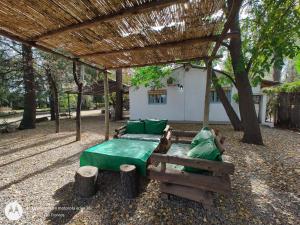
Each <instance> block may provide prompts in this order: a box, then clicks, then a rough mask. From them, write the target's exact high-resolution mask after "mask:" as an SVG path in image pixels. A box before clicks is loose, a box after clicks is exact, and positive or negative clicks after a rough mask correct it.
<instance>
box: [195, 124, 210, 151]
mask: <svg viewBox="0 0 300 225" xmlns="http://www.w3.org/2000/svg"><path fill="white" fill-rule="evenodd" d="M208 139H214V135H213V133H212V132H211V130H210V129H209V128H208V127H204V128H202V129H201V131H200V132H199V133H198V134H197V135H196V136H195V137H194V138H193V140H192V143H191V149H192V148H194V147H196V146H197V145H198V144H200V143H202V142H203V141H206V140H208Z"/></svg>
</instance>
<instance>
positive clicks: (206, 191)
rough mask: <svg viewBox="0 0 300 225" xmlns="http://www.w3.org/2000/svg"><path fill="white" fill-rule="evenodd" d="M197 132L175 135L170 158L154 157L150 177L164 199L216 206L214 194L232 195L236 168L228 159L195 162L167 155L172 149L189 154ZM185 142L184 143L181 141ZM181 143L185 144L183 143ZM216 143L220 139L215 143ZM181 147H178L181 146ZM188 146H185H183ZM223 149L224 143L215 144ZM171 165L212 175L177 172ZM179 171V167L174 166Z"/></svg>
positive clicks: (173, 134) (158, 154)
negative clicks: (232, 183) (232, 177)
mask: <svg viewBox="0 0 300 225" xmlns="http://www.w3.org/2000/svg"><path fill="white" fill-rule="evenodd" d="M196 134H197V132H192V131H176V130H173V131H172V136H174V139H175V140H174V144H172V146H171V148H170V150H169V151H168V152H167V154H160V153H153V154H152V155H151V157H150V158H149V162H148V169H147V173H148V177H149V178H150V179H155V180H158V181H160V190H161V192H162V195H163V196H165V197H169V194H173V195H177V196H180V197H183V198H187V199H190V200H194V201H197V202H201V203H203V204H204V205H205V206H212V205H213V198H212V197H213V192H217V193H221V194H224V195H228V194H230V193H231V182H230V177H229V175H232V174H233V173H234V165H233V164H232V163H230V162H228V160H229V157H226V156H224V155H223V162H216V161H209V160H202V159H194V158H189V157H187V156H185V155H184V154H178V153H177V152H176V151H175V153H174V154H168V153H169V152H171V151H172V148H173V146H174V147H177V148H179V149H180V148H185V150H183V152H186V153H187V151H188V150H189V145H188V144H190V143H191V141H189V140H187V138H191V137H194V136H195V135H196ZM182 138H183V139H182ZM181 139H182V140H181ZM216 140H217V142H219V141H218V139H216ZM178 143H179V144H178ZM184 144H186V145H184ZM216 144H217V145H219V146H218V147H221V148H223V146H222V145H221V143H216ZM171 165H180V166H181V167H183V166H188V167H193V168H197V169H203V170H206V171H209V172H208V173H207V174H197V173H189V172H185V171H182V170H181V169H176V168H175V169H174V168H172V166H171ZM175 167H176V166H175Z"/></svg>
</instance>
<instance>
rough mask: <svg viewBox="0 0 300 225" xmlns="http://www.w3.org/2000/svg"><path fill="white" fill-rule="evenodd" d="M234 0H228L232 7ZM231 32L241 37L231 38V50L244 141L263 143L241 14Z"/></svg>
mask: <svg viewBox="0 0 300 225" xmlns="http://www.w3.org/2000/svg"><path fill="white" fill-rule="evenodd" d="M232 2H233V0H228V3H229V8H231V5H232ZM234 2H235V4H240V6H241V4H242V1H241V0H240V1H234ZM230 30H231V32H236V33H238V34H239V37H237V38H232V39H230V44H229V52H230V56H231V60H232V68H233V72H234V76H235V80H236V86H237V89H238V95H239V108H240V114H241V119H242V122H243V128H244V136H243V141H244V142H246V143H251V144H263V140H262V136H261V132H260V127H259V123H258V118H257V115H256V111H255V107H254V103H253V99H252V89H251V85H250V81H249V78H248V71H247V70H246V65H245V59H244V56H243V53H242V41H241V35H240V25H239V15H238V14H237V16H236V17H235V18H234V21H233V22H232V24H231V27H230Z"/></svg>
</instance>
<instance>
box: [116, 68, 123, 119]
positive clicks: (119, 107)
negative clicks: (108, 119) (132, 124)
mask: <svg viewBox="0 0 300 225" xmlns="http://www.w3.org/2000/svg"><path fill="white" fill-rule="evenodd" d="M116 84H117V90H116V107H115V120H122V118H123V90H122V89H123V87H122V86H123V85H122V69H117V70H116Z"/></svg>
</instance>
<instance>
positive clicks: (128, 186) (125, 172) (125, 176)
mask: <svg viewBox="0 0 300 225" xmlns="http://www.w3.org/2000/svg"><path fill="white" fill-rule="evenodd" d="M120 176H121V185H122V191H123V195H124V196H125V198H129V199H131V198H135V197H136V196H137V194H138V174H137V171H136V167H135V165H127V164H123V165H121V166H120Z"/></svg>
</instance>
